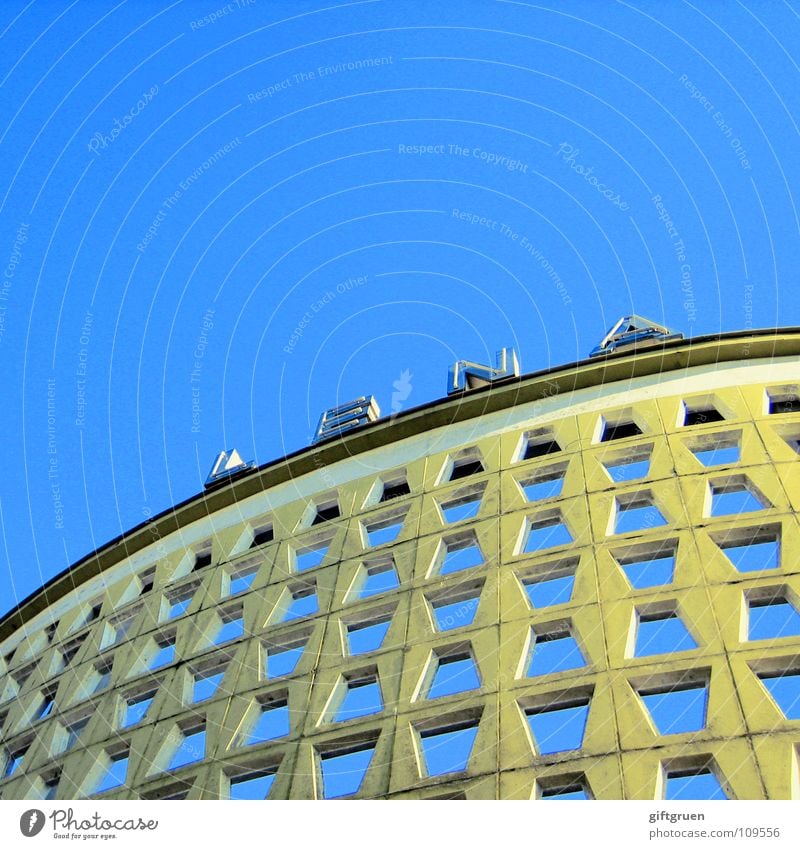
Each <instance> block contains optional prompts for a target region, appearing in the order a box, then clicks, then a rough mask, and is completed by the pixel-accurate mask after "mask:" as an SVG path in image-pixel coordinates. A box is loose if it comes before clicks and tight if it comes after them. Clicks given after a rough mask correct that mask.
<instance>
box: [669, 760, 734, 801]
mask: <svg viewBox="0 0 800 849" xmlns="http://www.w3.org/2000/svg"><path fill="white" fill-rule="evenodd" d="M665 785H666V786H665V794H664V798H665V799H673V800H680V801H684V800H689V799H698V800H699V799H703V800H705V799H727V798H728V796H727V794H726V793H725V791H724V789H723V788H722V785H721V784H720V782H719V779H718V778H717V776H716V774H715V773H714V771H713V770H712V769H711V767H708V766H702V767H688V768H685V769H669V770H667V771H666V782H665Z"/></svg>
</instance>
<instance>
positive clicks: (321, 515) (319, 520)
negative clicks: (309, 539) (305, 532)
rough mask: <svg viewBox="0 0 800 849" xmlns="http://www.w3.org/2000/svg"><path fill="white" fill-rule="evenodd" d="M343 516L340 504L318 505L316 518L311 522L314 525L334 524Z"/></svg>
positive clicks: (334, 502) (335, 502)
mask: <svg viewBox="0 0 800 849" xmlns="http://www.w3.org/2000/svg"><path fill="white" fill-rule="evenodd" d="M341 515H342V513H341V510H340V509H339V502H338V501H333V502H330V503H325V504H318V505H317V510H316V513H315V514H314V518H313V519H312V521H311V524H312V525H321V524H323V522H332V521H333V520H334V519H338V518H339V517H340V516H341Z"/></svg>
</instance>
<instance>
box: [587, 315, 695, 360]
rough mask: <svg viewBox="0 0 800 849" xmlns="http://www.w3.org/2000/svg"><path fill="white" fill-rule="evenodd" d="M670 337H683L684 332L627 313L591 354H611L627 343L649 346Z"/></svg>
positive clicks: (594, 355) (595, 355)
mask: <svg viewBox="0 0 800 849" xmlns="http://www.w3.org/2000/svg"><path fill="white" fill-rule="evenodd" d="M670 339H683V333H675V332H673V331H672V330H670V329H669V328H668V327H664V326H663V325H661V324H656V323H655V322H654V321H650V319H648V318H642V316H640V315H625V316H623V317H622V318H621V319H620V320H619V321H618V322H617V323H616V324H615V325H614V326H613V327H612V328H611V330H609V331H608V333H607V334H606V335H605V337H604V338H603V341H602V342H601V343H600V344H599V345H598V346H597V347H596V348H593V349H592V352H591V354H590V356H592V357H599V356H601V355H602V354H611V353H613V352H614V351H616V350H617V349H618V348H621V347H623V346H625V345H635V346H637V347H647V346H649V345H657V344H659V343H660V342H668V341H669V340H670Z"/></svg>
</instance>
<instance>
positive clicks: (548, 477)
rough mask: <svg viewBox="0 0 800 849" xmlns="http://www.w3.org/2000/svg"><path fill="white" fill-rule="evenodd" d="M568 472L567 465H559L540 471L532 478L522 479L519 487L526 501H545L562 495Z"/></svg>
mask: <svg viewBox="0 0 800 849" xmlns="http://www.w3.org/2000/svg"><path fill="white" fill-rule="evenodd" d="M566 471H567V467H566V465H565V464H559V465H558V466H550V467H549V468H546V469H543V470H541V471H538V472H536V473H535V474H533V475H531V476H530V477H526V478H522V479H521V480H520V481H519V486H520V488H521V489H522V493H523V495H524V496H525V499H526V501H544V500H545V499H547V498H555V497H556V496H558V495H561V490H562V487H563V486H564V475H565V474H566Z"/></svg>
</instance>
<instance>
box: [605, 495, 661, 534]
mask: <svg viewBox="0 0 800 849" xmlns="http://www.w3.org/2000/svg"><path fill="white" fill-rule="evenodd" d="M666 524H667V520H666V519H665V518H664V515H663V514H662V512H661V511H660V510H659V509H658V507H657V506H656V504H655V501H654V499H653V496H652V494H651V493H649V492H647V493H632V494H630V495H627V496H625V497H618V498H616V499H615V500H614V531H613V532H614V533H615V534H630V533H637V532H638V531H646V530H649V529H650V528H657V527H660V526H661V525H666Z"/></svg>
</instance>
